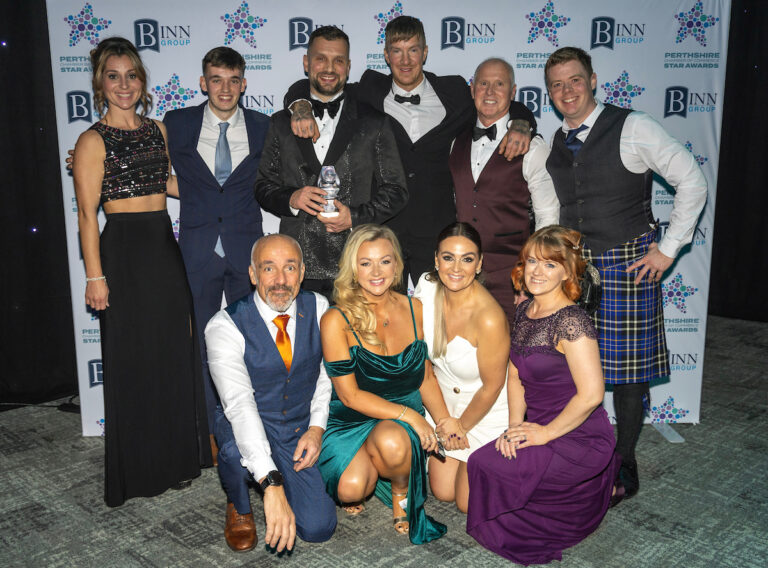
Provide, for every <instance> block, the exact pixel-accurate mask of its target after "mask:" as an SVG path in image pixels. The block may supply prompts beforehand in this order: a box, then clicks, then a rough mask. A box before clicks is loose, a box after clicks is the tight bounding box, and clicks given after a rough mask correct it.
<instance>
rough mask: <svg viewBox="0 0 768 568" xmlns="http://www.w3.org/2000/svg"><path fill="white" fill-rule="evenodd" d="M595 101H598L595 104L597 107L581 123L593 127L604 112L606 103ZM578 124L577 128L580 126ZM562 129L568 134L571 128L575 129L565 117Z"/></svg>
mask: <svg viewBox="0 0 768 568" xmlns="http://www.w3.org/2000/svg"><path fill="white" fill-rule="evenodd" d="M595 102H596V103H597V105H596V106H595V108H593V109H592V112H590V113H589V116H588V117H587V118H585V119H584V122H582V123H581V124H583V125H584V126H586V127H588V128H592V127H593V126H594V125H595V122H596V121H597V117H598V116H600V113H601V112H603V109H604V108H605V105H604V104H603V103H602V102H600V101H599V100H597V99H595ZM581 124H579V125H578V126H581ZM578 126H576V127H575V128H578ZM562 130H563V132H565V133H566V134H568V131H569V130H573V128H571V127H570V126H569V125H568V123H567V122H566V121H565V119H563V126H562Z"/></svg>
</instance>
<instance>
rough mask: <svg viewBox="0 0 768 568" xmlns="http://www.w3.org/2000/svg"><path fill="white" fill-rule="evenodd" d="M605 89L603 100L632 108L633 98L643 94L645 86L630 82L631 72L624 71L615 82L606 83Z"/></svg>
mask: <svg viewBox="0 0 768 568" xmlns="http://www.w3.org/2000/svg"><path fill="white" fill-rule="evenodd" d="M603 90H604V91H605V101H603V102H606V103H608V104H611V105H616V106H617V107H621V108H632V99H633V98H634V97H637V96H639V95H642V94H643V91H645V87H640V86H639V85H632V84H630V82H629V73H627V72H626V71H622V72H621V75H619V78H618V79H616V80H615V81H614V82H613V83H604V84H603Z"/></svg>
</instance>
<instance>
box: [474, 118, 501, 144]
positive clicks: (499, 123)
mask: <svg viewBox="0 0 768 568" xmlns="http://www.w3.org/2000/svg"><path fill="white" fill-rule="evenodd" d="M508 122H509V113H507V114H505V115H504V116H502V117H501V118H500V119H499V120H497V121H496V122H494V123H493V124H495V125H496V139H497V140H498V139H499V135H500V134H501V135H503V134H506V132H507V123H508ZM475 126H477V127H478V128H490V127H491V126H492V125H490V124H489V125H488V126H484V125H483V123H482V122H480V119H479V118H478V119H477V121H476V123H475Z"/></svg>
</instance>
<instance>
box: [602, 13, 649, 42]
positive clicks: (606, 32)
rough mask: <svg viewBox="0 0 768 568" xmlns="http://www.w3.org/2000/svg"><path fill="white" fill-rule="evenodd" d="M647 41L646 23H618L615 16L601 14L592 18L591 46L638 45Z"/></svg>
mask: <svg viewBox="0 0 768 568" xmlns="http://www.w3.org/2000/svg"><path fill="white" fill-rule="evenodd" d="M643 41H645V24H637V23H630V22H619V23H616V20H615V19H614V18H611V17H608V16H601V17H598V18H592V33H591V34H590V41H589V48H590V49H596V48H598V47H607V48H608V49H613V48H614V46H619V45H620V46H625V45H638V44H640V43H643Z"/></svg>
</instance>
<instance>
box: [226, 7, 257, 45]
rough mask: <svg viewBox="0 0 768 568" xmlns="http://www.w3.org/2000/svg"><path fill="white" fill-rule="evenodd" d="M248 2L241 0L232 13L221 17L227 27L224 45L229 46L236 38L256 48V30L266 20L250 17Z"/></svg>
mask: <svg viewBox="0 0 768 568" xmlns="http://www.w3.org/2000/svg"><path fill="white" fill-rule="evenodd" d="M250 12H251V9H250V8H249V6H248V2H246V1H245V0H243V2H242V3H241V4H240V6H239V7H238V8H237V10H235V12H234V13H227V14H224V15H223V16H221V20H222V21H223V22H224V23H225V24H226V25H227V29H226V32H225V35H224V45H230V44H231V43H233V42H234V41H235V40H236V39H237V38H242V39H243V40H244V41H245V43H247V44H248V45H250V46H251V47H253V48H254V49H255V48H256V47H257V46H256V33H255V32H256V30H258V29H259V28H261V27H263V26H264V24H266V23H267V19H266V18H262V17H261V16H252V15H251V13H250Z"/></svg>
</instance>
